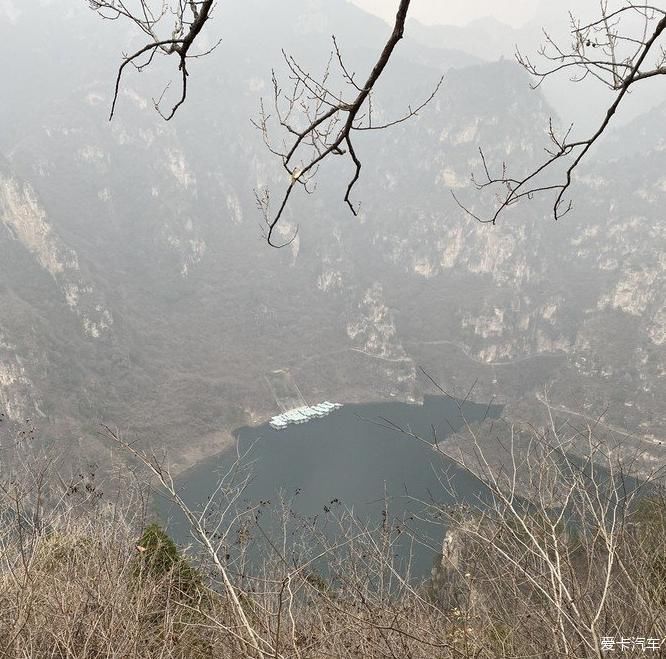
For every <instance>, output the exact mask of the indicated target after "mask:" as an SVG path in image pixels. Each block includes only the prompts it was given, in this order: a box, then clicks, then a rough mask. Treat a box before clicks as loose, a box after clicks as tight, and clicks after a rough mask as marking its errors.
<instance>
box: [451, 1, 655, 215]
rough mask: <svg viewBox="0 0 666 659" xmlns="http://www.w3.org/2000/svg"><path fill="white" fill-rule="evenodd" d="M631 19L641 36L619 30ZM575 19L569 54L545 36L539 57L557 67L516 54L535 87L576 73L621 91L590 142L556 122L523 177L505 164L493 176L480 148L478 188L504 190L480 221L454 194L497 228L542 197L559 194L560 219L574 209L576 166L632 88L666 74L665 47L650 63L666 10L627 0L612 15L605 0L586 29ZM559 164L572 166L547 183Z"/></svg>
mask: <svg viewBox="0 0 666 659" xmlns="http://www.w3.org/2000/svg"><path fill="white" fill-rule="evenodd" d="M632 16H633V17H635V16H638V17H640V18H641V29H640V30H639V33H638V34H637V35H636V34H634V33H632V32H630V31H629V27H627V28H626V31H624V32H621V31H620V29H619V28H620V27H621V26H623V21H626V20H627V18H628V17H632ZM570 20H571V33H572V35H573V43H572V45H571V47H570V49H569V50H565V49H563V48H562V47H561V46H559V45H558V44H557V43H556V42H555V41H554V40H553V39H552V38H551V37H550V35H549V34H548V33H547V32H544V35H545V39H546V43H545V45H544V46H543V47H542V48H541V50H540V51H539V54H540V55H541V56H542V57H544V58H545V59H546V60H548V61H550V62H553V63H554V66H551V67H549V68H546V69H543V70H542V69H539V68H538V67H537V66H536V65H535V64H533V63H532V61H531V60H530V59H529V58H528V57H526V56H525V55H523V54H522V53H520V51H518V52H517V54H516V57H517V60H518V62H519V63H520V64H521V65H522V66H523V67H524V68H525V69H526V70H527V71H528V72H529V73H530V74H532V75H533V76H535V77H536V79H537V82H536V84H535V85H533V87H538V86H539V85H540V84H541V83H542V82H543V81H544V80H545V79H546V78H547V77H549V76H551V75H553V74H555V73H559V72H561V71H564V70H567V71H569V70H570V71H573V75H572V77H571V80H572V82H580V81H582V80H584V79H585V78H587V77H588V76H591V77H594V78H596V79H597V80H599V81H600V82H602V83H603V84H604V85H606V86H608V87H609V88H610V89H612V90H616V91H617V92H618V93H617V95H616V96H615V99H614V101H613V102H612V103H611V105H610V106H609V107H608V109H607V110H606V113H605V115H604V118H603V119H602V121H601V123H600V124H599V126H598V128H597V129H596V130H595V131H594V132H593V133H592V134H591V135H590V136H589V137H588V138H586V139H578V140H570V139H569V135H570V134H571V130H572V128H573V125H572V126H570V127H569V128H568V129H567V130H566V132H565V133H564V135H563V136H558V135H557V134H556V132H555V129H554V128H553V124H552V121H551V122H550V124H549V130H548V136H549V138H550V142H551V147H550V148H547V149H545V151H546V153H547V154H548V157H547V158H546V159H545V160H544V161H543V162H542V163H541V164H539V165H538V166H537V167H535V168H534V169H533V170H531V171H530V172H528V173H527V174H526V175H524V176H522V177H512V176H509V175H508V174H507V166H506V163H502V166H501V168H500V171H499V173H497V174H493V173H491V171H490V169H489V167H488V164H487V161H486V158H485V155H484V153H483V151H482V150H481V149H480V150H479V151H480V154H481V164H482V176H481V178H476V177H475V176H474V175H472V183H473V184H474V186H475V187H476V189H477V190H483V189H485V188H493V189H495V188H498V189H499V190H500V192H498V195H497V200H498V201H497V206H496V208H495V211H494V212H493V213H492V214H491V215H489V216H487V217H481V216H479V215H478V214H476V213H474V212H472V211H471V210H470V209H469V207H468V206H467V205H465V204H464V203H463V202H462V201H461V200H460V199H459V198H458V197H457V196H456V194H455V193H454V192H453V191H452V192H451V194H452V195H453V198H454V199H455V201H456V203H457V204H458V205H459V206H460V208H462V209H463V210H464V211H465V212H466V213H467V214H468V215H470V216H471V217H473V218H475V219H476V220H478V221H479V222H486V223H492V224H495V223H496V221H497V218H498V217H499V216H500V215H501V214H502V213H503V212H504V211H505V210H506V209H507V208H508V207H510V206H513V205H514V204H516V203H518V202H520V201H522V200H523V199H525V198H527V199H532V198H533V197H534V196H535V195H537V194H543V193H554V194H555V198H554V201H553V205H552V214H553V217H554V219H555V220H558V219H559V218H561V217H563V216H564V215H566V214H567V213H568V212H569V211H570V210H571V208H572V202H571V201H570V200H568V201H567V200H565V194H566V193H567V191H568V189H569V187H570V186H571V183H572V178H573V174H574V172H575V170H576V168H577V167H578V165H579V164H580V163H581V161H582V160H583V159H584V158H585V156H586V155H587V154H588V152H589V150H590V148H591V147H592V146H593V145H594V144H595V143H596V142H597V140H598V139H599V138H600V137H601V136H602V135H603V133H604V132H605V131H606V129H607V128H608V125H609V124H610V122H611V120H612V118H613V116H614V115H615V113H616V111H617V109H618V107H619V106H620V104H621V103H622V101H623V100H624V98H625V96H626V95H627V93H628V92H629V90H630V88H631V87H632V86H633V85H635V84H636V83H637V82H639V81H640V80H645V79H648V78H652V77H655V76H658V75H664V74H666V53H665V52H664V49H663V48H661V49H660V52H659V54H658V55H657V56H656V59H654V60H653V62H652V63H651V64H649V65H648V56H649V55H651V54H652V53H653V52H654V50H655V44H657V42H659V41H660V39H661V38H662V35H663V33H664V30H665V29H666V11H664V10H663V9H660V8H657V7H653V6H652V5H636V4H633V3H631V2H626V3H625V5H624V6H622V7H621V8H620V9H618V10H616V11H608V6H607V2H605V1H604V2H602V3H601V17H600V18H599V19H598V20H595V21H593V22H590V23H587V24H584V25H582V24H581V23H580V22H579V21H578V20H577V19H575V18H574V17H573V16H570ZM646 67H647V68H646ZM560 162H563V163H567V164H566V168H565V169H564V172H563V173H561V174H558V175H557V177H558V178H559V181H558V180H557V178H556V179H555V182H552V179H550V180H548V179H546V180H545V181H544V178H543V175H545V174H547V173H550V172H551V171H552V170H553V169H554V167H555V166H556V165H557V164H559V163H560Z"/></svg>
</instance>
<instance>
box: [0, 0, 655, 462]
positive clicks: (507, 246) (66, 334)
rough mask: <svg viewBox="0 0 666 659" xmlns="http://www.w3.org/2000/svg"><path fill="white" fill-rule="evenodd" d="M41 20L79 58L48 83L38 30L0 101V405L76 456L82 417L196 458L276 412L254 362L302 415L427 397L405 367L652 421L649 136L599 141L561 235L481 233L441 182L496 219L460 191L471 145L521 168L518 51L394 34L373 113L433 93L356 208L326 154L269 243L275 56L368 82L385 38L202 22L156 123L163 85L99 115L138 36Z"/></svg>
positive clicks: (51, 9)
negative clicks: (639, 147) (485, 51)
mask: <svg viewBox="0 0 666 659" xmlns="http://www.w3.org/2000/svg"><path fill="white" fill-rule="evenodd" d="M38 10H39V11H43V12H46V14H42V20H45V21H46V22H47V23H48V22H49V21H57V22H58V25H60V26H61V28H62V35H63V39H65V40H66V38H68V36H71V39H72V41H71V43H73V44H75V50H76V57H72V58H71V59H70V60H68V61H67V62H66V66H65V68H64V69H63V65H62V62H61V61H60V60H59V59H58V57H57V55H58V53H59V45H58V44H55V43H53V42H51V41H48V40H46V39H42V38H41V37H39V39H38V43H39V48H38V49H34V50H31V51H30V53H31V55H30V57H29V58H28V59H27V61H28V66H29V67H30V69H32V68H34V69H35V70H36V71H37V72H38V80H39V81H41V80H44V81H49V83H48V85H47V86H46V87H45V91H44V92H43V94H45V95H46V96H45V97H42V102H41V104H40V105H39V106H38V107H34V106H33V105H31V106H30V110H29V111H26V112H23V111H22V110H21V108H22V107H23V104H24V103H28V102H29V99H30V97H32V96H34V97H37V96H39V93H38V92H39V89H36V88H32V87H31V86H30V85H28V86H26V85H21V84H19V83H18V82H14V83H11V84H13V85H15V86H16V90H15V91H16V93H15V95H14V96H10V97H13V98H16V99H17V100H16V103H15V105H14V107H11V106H4V109H2V110H1V111H0V119H1V120H2V126H3V130H2V131H0V132H1V133H2V135H0V144H1V145H2V149H3V150H4V153H5V155H6V158H5V159H3V160H2V161H1V162H0V284H1V286H0V295H1V296H2V299H1V300H0V303H1V304H2V307H1V308H2V312H1V314H0V406H2V407H3V408H4V409H5V410H6V412H7V414H8V415H9V416H10V417H12V418H14V419H16V420H19V419H23V418H30V419H35V418H37V419H38V425H39V426H40V428H41V429H42V431H43V433H44V434H47V435H49V436H52V437H53V438H56V439H58V440H59V441H70V440H76V441H78V442H79V444H80V445H81V446H82V448H84V449H85V448H86V447H90V448H91V450H92V448H93V447H94V444H95V442H96V441H97V440H96V439H95V429H96V428H97V427H98V424H99V423H100V422H104V423H109V424H112V425H117V426H118V427H120V428H121V429H123V430H124V431H126V432H129V433H131V434H134V435H136V436H141V437H143V438H147V439H151V440H153V441H158V442H163V443H165V444H166V445H167V446H169V447H170V449H171V451H172V454H173V455H174V456H175V458H176V459H177V460H178V461H180V462H181V463H182V464H187V463H190V462H192V461H193V460H195V459H197V458H198V457H200V456H202V455H205V454H207V453H210V452H213V451H215V450H219V449H220V448H223V447H224V446H225V442H226V441H227V440H228V432H229V431H230V430H231V429H233V428H235V427H237V426H238V425H241V424H245V423H252V422H256V421H258V420H261V419H265V418H266V417H267V416H269V415H270V414H272V413H274V412H275V409H276V407H275V401H274V399H273V395H272V392H271V388H270V386H269V381H268V380H267V376H270V374H271V373H272V372H273V371H280V370H284V371H287V372H288V373H289V376H290V378H291V379H292V380H293V381H294V382H296V383H297V385H298V386H299V387H300V389H301V390H302V391H303V393H304V395H305V396H306V398H310V399H314V400H316V399H318V398H333V399H339V400H349V401H361V400H376V399H385V398H388V399H390V398H391V397H396V398H399V399H403V400H419V399H420V397H421V395H422V388H423V387H424V386H425V384H427V383H426V382H425V381H424V379H423V378H422V377H420V376H419V373H418V367H419V366H423V367H425V368H426V369H427V370H428V371H429V372H431V373H432V375H433V376H434V377H436V378H437V379H438V380H439V381H440V382H441V383H442V385H443V386H444V387H446V388H450V389H451V390H453V391H454V392H456V393H461V392H464V391H466V390H467V389H468V388H469V387H470V386H471V384H472V383H473V382H474V380H475V379H476V378H477V377H478V378H479V382H478V385H477V391H476V394H475V395H476V396H478V397H479V398H487V397H489V396H491V395H494V396H497V397H498V398H499V399H500V400H502V401H505V402H509V403H512V404H520V401H532V402H531V403H530V408H532V407H533V408H535V409H539V410H541V409H542V405H541V403H538V402H537V401H536V400H535V399H534V398H533V395H534V393H535V392H539V391H542V390H543V386H544V385H545V384H548V385H549V386H550V388H551V394H550V395H551V400H552V403H553V404H556V405H559V406H564V407H567V408H571V409H575V410H576V411H578V412H581V413H587V412H588V411H589V413H590V414H591V415H592V416H594V415H598V414H600V413H601V412H602V411H603V410H604V409H605V408H606V407H608V411H607V418H608V421H609V423H612V424H615V425H618V426H621V427H624V428H627V429H629V430H634V429H636V428H638V430H639V432H640V433H641V434H649V433H652V434H654V435H658V436H663V435H664V434H666V428H665V426H666V418H665V413H664V410H663V408H662V406H660V401H661V400H663V398H664V393H665V392H664V384H663V381H664V380H663V373H664V368H665V367H664V341H665V338H666V334H665V332H666V329H665V322H666V312H665V311H664V306H663V305H664V270H665V266H666V263H664V256H663V255H664V247H665V246H666V240H665V236H664V230H663V226H662V223H661V222H660V219H661V218H660V216H659V213H660V208H661V207H663V202H664V197H665V196H666V186H665V185H663V181H661V178H663V176H662V174H661V173H660V172H663V171H664V167H663V166H664V162H663V160H664V151H663V149H661V146H660V143H659V142H655V143H654V144H647V145H646V147H645V148H644V149H643V151H642V154H641V155H640V160H639V159H638V158H639V156H636V155H632V154H631V153H630V152H629V151H627V150H625V148H624V145H625V144H626V143H627V142H629V141H630V140H631V139H632V137H633V132H631V131H630V132H628V133H624V134H623V133H618V134H617V135H616V136H615V137H614V140H616V142H617V149H613V151H612V153H611V151H608V152H607V153H604V157H603V158H602V157H601V150H600V152H599V154H598V157H597V160H595V161H593V162H592V163H591V164H590V165H589V166H588V168H587V170H586V171H584V172H582V173H581V174H582V175H581V177H580V178H579V182H578V184H577V186H576V188H575V190H574V193H575V198H576V201H577V210H576V213H575V215H571V216H568V217H567V219H566V220H565V221H562V222H561V223H559V224H554V223H553V222H552V221H551V220H550V219H549V217H548V208H547V205H545V204H539V203H534V204H532V205H526V206H523V208H522V209H519V210H518V211H516V212H515V213H514V214H512V215H507V217H506V218H505V219H504V221H502V222H501V223H500V224H499V225H498V226H496V227H489V226H486V225H480V224H478V223H476V222H475V221H473V220H470V219H469V218H467V217H465V216H464V214H463V213H462V212H461V211H460V209H459V208H458V207H457V206H456V204H455V203H454V201H453V200H452V198H451V195H450V192H449V190H450V189H451V188H454V189H456V191H457V192H458V193H459V194H461V195H462V196H464V197H465V199H466V200H468V201H469V203H470V204H472V205H473V206H474V208H477V209H483V208H486V209H487V208H489V203H490V202H491V201H492V200H490V199H488V198H483V197H479V196H478V195H477V193H476V192H475V191H474V190H473V189H472V188H471V186H470V184H469V172H470V170H472V169H474V168H477V167H478V166H479V157H478V151H477V147H478V145H483V146H484V149H485V152H486V154H487V157H488V159H489V162H491V163H492V164H498V163H499V162H500V161H501V160H502V159H508V160H509V161H510V163H511V165H512V167H514V168H516V169H517V170H520V168H521V167H522V168H524V167H527V166H528V165H529V164H530V163H533V162H535V161H536V160H537V159H538V158H539V157H540V154H541V153H542V152H541V147H542V145H543V144H544V142H545V135H544V127H545V126H546V125H547V119H548V115H549V114H550V111H549V108H548V107H547V105H546V104H545V102H544V101H543V98H542V97H541V96H540V95H539V94H538V93H535V92H532V91H531V90H530V89H529V87H528V85H527V80H526V79H525V77H524V75H523V73H522V72H521V71H520V70H519V69H518V67H516V66H515V65H514V64H512V63H510V62H498V63H495V64H485V65H479V64H477V63H476V62H475V60H474V59H472V58H469V57H466V56H465V55H463V54H461V53H456V52H454V51H444V50H441V51H440V50H437V49H427V48H426V49H419V47H418V46H417V45H415V44H414V43H412V44H409V45H408V46H407V47H406V48H405V49H404V52H403V51H402V50H401V51H400V52H399V56H398V57H397V58H396V59H395V60H394V61H392V63H391V67H390V70H389V71H388V72H387V76H386V78H385V79H383V80H382V83H381V86H380V88H378V90H377V97H376V101H375V104H376V111H377V112H378V113H382V114H384V115H385V116H387V117H389V116H398V115H399V113H400V111H401V110H404V107H405V105H406V103H408V102H410V101H412V99H418V98H422V97H423V96H424V95H427V94H428V93H429V91H430V90H431V89H432V86H433V84H434V83H435V82H436V80H437V79H438V77H439V75H440V72H441V71H447V75H446V82H445V85H444V87H443V89H442V91H441V92H440V94H439V95H438V96H437V98H436V100H435V101H434V102H433V103H432V104H431V105H430V106H429V107H428V108H427V109H426V110H424V111H423V112H422V113H421V114H420V116H419V117H417V118H416V119H414V120H413V121H410V122H407V123H404V124H400V125H398V126H396V127H394V128H393V129H391V130H390V131H386V132H378V133H374V134H369V135H364V136H362V138H361V139H359V141H358V150H359V153H360V155H361V156H362V157H363V159H364V163H365V165H366V166H365V167H364V170H363V177H362V180H361V182H360V185H359V186H358V190H357V191H356V198H357V199H358V200H360V201H361V202H362V206H361V212H360V213H359V216H358V217H353V216H352V215H351V214H350V213H348V211H347V210H346V208H345V207H344V205H343V204H342V203H341V197H342V195H343V194H344V186H345V181H346V180H347V177H348V176H349V174H350V172H349V169H348V167H347V166H346V165H345V164H342V163H337V162H334V163H331V164H329V165H327V167H326V168H325V170H323V171H322V178H321V180H320V185H319V188H318V190H317V193H316V194H315V195H314V196H311V197H308V196H305V197H297V198H296V199H295V200H294V203H293V204H292V205H291V207H290V208H289V210H288V213H287V214H286V216H285V221H284V224H283V230H284V235H289V234H290V232H291V231H292V230H293V229H294V228H295V227H296V226H297V225H299V226H300V232H299V235H298V237H297V239H296V240H295V241H294V242H293V244H292V245H291V246H289V247H288V248H285V249H282V250H272V249H270V248H269V247H268V246H267V245H266V244H265V242H264V241H263V240H262V239H261V233H260V228H259V227H258V223H259V222H260V217H259V215H258V213H257V211H256V209H255V201H254V196H253V188H255V187H260V186H262V185H267V184H268V185H270V186H271V187H272V188H273V189H279V186H280V185H284V184H285V181H284V173H283V172H282V171H281V170H280V168H279V166H278V164H279V163H276V162H274V160H273V159H272V157H270V155H269V154H268V153H267V152H266V150H265V148H264V147H263V144H262V142H261V138H260V135H258V134H257V132H256V130H255V129H254V128H253V127H252V126H251V125H250V122H249V118H250V117H253V116H256V114H257V108H258V98H259V96H260V95H262V94H264V95H266V94H270V93H271V90H270V67H271V65H276V62H279V58H280V54H279V49H280V47H281V46H284V47H286V48H287V49H288V50H290V51H294V52H295V53H296V54H298V55H299V56H300V57H302V58H303V59H304V61H307V62H308V63H309V64H310V65H311V69H312V70H313V71H316V70H321V69H323V67H324V66H325V64H326V61H327V59H328V52H329V49H330V42H329V41H328V35H329V34H330V33H331V32H332V31H335V33H336V35H338V37H339V39H340V41H341V43H343V44H345V45H346V48H345V54H346V57H347V58H348V60H349V62H350V66H352V67H354V68H355V70H359V71H363V70H365V69H366V68H367V66H368V65H369V63H370V62H371V61H372V57H373V56H374V53H375V52H376V50H377V48H379V47H380V46H381V42H382V38H383V36H384V35H385V32H386V29H387V28H386V27H385V26H383V25H382V23H381V22H380V21H377V20H376V19H372V18H370V17H368V16H366V15H364V14H363V13H361V12H360V11H358V10H356V9H354V8H353V7H352V6H351V5H347V4H346V3H339V6H338V4H337V3H335V5H334V6H333V3H329V2H324V1H323V0H318V1H316V2H311V3H308V6H307V8H305V9H304V8H303V5H302V4H301V3H296V2H291V3H286V4H285V5H284V6H281V7H280V8H275V7H274V6H273V4H272V3H265V2H261V1H260V0H256V1H253V2H248V3H243V6H242V7H241V5H240V4H236V5H231V6H230V8H229V9H228V11H227V12H226V13H221V14H220V15H219V16H218V17H217V19H216V20H217V25H216V27H217V28H218V29H219V31H220V36H222V38H223V43H222V46H220V49H219V50H218V51H216V52H215V53H214V54H213V55H212V56H211V57H209V58H207V59H202V60H200V61H199V62H197V64H196V66H195V67H193V69H192V72H191V84H190V86H191V92H190V97H189V99H188V102H187V104H186V106H184V107H183V108H182V111H181V112H179V114H178V115H177V116H176V118H175V120H174V121H173V122H169V123H164V122H163V121H161V120H160V119H159V117H158V116H157V115H156V113H155V112H154V110H153V107H152V102H151V99H150V94H151V93H152V92H153V91H154V90H157V91H156V94H159V92H160V90H161V87H160V86H159V85H161V84H162V80H161V79H160V80H155V79H153V78H148V79H144V77H136V76H135V77H128V78H127V80H126V82H125V84H124V86H123V91H122V93H121V97H120V105H119V110H118V114H117V116H116V117H115V118H114V121H113V122H112V123H111V124H109V123H107V122H106V115H107V112H108V109H109V103H110V92H111V87H112V78H113V64H114V63H117V62H116V61H115V60H114V55H116V54H117V52H118V48H119V43H125V42H124V41H123V39H125V40H127V39H128V38H129V37H126V35H125V33H124V32H107V31H105V30H106V28H107V26H106V24H100V23H99V22H98V21H95V20H94V19H93V17H92V16H88V15H85V14H84V15H78V14H76V13H75V12H72V13H71V15H70V14H64V13H62V12H60V11H59V10H58V6H57V4H50V3H46V4H44V5H43V6H42V7H41V8H39V7H37V6H35V7H33V8H32V9H31V8H25V9H24V8H23V7H22V8H21V12H20V13H19V15H18V16H16V17H15V19H14V23H13V25H12V27H11V30H9V37H8V40H7V42H5V43H7V47H13V46H12V44H14V45H16V44H18V43H19V42H20V41H21V39H22V38H23V35H26V34H29V33H30V31H31V30H33V29H34V28H33V25H34V24H35V21H36V18H35V16H36V14H34V13H31V12H37V11H38ZM259 15H261V16H262V20H261V21H259V20H256V17H257V16H259ZM253 17H255V18H254V19H253ZM36 22H37V24H39V25H42V26H43V25H44V24H43V23H41V22H40V21H36ZM109 29H112V28H109ZM38 34H41V32H40V33H38ZM119 34H120V37H119V36H118V35H119ZM114 39H115V40H114ZM118 39H120V41H117V40H118ZM254 44H261V46H262V47H261V50H259V49H258V48H256V47H255V46H254ZM17 47H18V46H17ZM98 53H99V54H100V58H99V60H98V61H97V60H95V57H96V55H97V54H98ZM93 62H94V63H95V65H94V66H93V65H92V63H93ZM98 63H99V65H98ZM20 66H21V63H20V62H19V63H17V67H20ZM40 84H41V83H40ZM45 85H46V83H45ZM10 91H12V90H11V89H10ZM645 121H649V119H645ZM611 157H612V158H613V159H612V160H611Z"/></svg>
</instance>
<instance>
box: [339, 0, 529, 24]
mask: <svg viewBox="0 0 666 659" xmlns="http://www.w3.org/2000/svg"><path fill="white" fill-rule="evenodd" d="M351 1H352V2H353V3H354V4H356V5H358V6H359V7H363V9H365V10H366V11H369V12H372V13H373V14H377V15H378V16H381V17H382V18H384V19H386V20H391V19H392V18H393V17H394V16H395V10H396V8H397V6H398V2H397V0H351ZM538 4H539V0H412V4H411V7H410V10H409V13H410V16H412V17H413V18H415V19H417V20H418V21H421V22H422V23H426V24H429V25H430V24H433V23H442V24H448V25H464V24H465V23H469V22H470V21H473V20H474V19H476V18H482V17H483V16H494V17H495V18H497V19H499V20H501V21H502V22H504V23H508V24H509V25H513V26H515V27H519V26H520V25H522V24H524V23H526V22H527V21H529V20H530V18H532V16H533V15H534V11H535V9H536V7H537V5H538Z"/></svg>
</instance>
